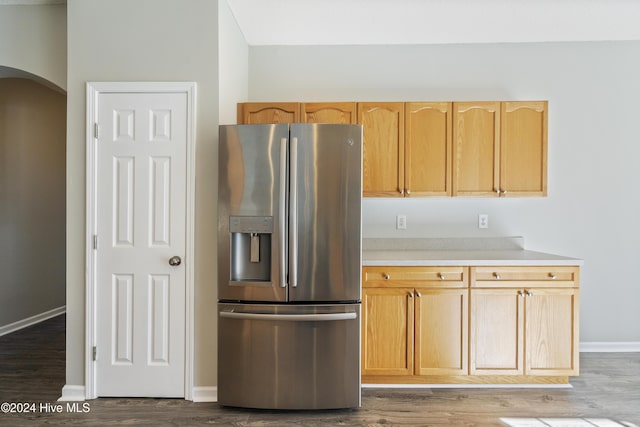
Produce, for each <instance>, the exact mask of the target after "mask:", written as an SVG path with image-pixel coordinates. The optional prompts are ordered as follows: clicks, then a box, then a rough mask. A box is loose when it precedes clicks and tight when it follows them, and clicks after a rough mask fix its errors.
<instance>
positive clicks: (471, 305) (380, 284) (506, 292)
mask: <svg viewBox="0 0 640 427" xmlns="http://www.w3.org/2000/svg"><path fill="white" fill-rule="evenodd" d="M362 305H363V308H362V382H363V383H365V384H378V383H398V384H400V383H451V384H456V383H560V384H562V383H567V382H568V377H569V376H572V375H578V372H579V367H578V356H579V353H578V344H579V336H578V330H579V329H578V325H579V267H577V266H576V267H566V266H556V267H524V266H523V267H364V268H363V298H362Z"/></svg>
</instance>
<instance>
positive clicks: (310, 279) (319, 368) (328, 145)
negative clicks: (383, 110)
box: [218, 124, 362, 409]
mask: <svg viewBox="0 0 640 427" xmlns="http://www.w3.org/2000/svg"><path fill="white" fill-rule="evenodd" d="M219 144H220V145H219V151H218V156H219V180H218V182H219V187H218V199H219V200H218V272H219V276H218V298H219V302H218V316H219V317H218V403H219V404H221V405H225V406H238V407H247V408H264V409H330V408H354V407H359V406H360V302H361V285H360V284H361V241H362V238H361V216H362V209H361V197H362V127H361V126H360V125H334V124H291V125H289V124H273V125H230V126H220V138H219Z"/></svg>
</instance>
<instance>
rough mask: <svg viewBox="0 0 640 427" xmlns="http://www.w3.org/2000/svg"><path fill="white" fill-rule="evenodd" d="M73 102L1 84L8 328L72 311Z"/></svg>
mask: <svg viewBox="0 0 640 427" xmlns="http://www.w3.org/2000/svg"><path fill="white" fill-rule="evenodd" d="M65 125H66V96H65V95H63V94H61V93H59V92H56V91H54V90H52V89H49V88H47V87H45V86H43V85H41V84H39V83H36V82H35V81H33V80H27V79H18V78H0V271H2V277H1V278H0V327H2V326H6V325H9V324H11V323H14V322H18V321H21V320H24V319H27V318H29V317H31V316H35V315H39V314H42V313H44V312H47V311H49V310H53V309H57V308H60V307H64V305H65V178H64V177H65V144H66V142H65V135H66V132H65Z"/></svg>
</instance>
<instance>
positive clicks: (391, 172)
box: [358, 102, 405, 197]
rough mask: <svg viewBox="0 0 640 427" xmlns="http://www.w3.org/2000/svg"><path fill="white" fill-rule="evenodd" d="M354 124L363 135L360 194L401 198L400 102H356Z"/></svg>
mask: <svg viewBox="0 0 640 427" xmlns="http://www.w3.org/2000/svg"><path fill="white" fill-rule="evenodd" d="M358 123H359V124H362V128H363V129H362V132H363V135H364V144H363V160H362V190H363V195H364V196H370V197H385V196H386V197H403V196H404V188H405V187H404V104H403V103H402V102H378V103H372V102H361V103H358Z"/></svg>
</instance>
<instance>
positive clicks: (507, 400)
mask: <svg viewBox="0 0 640 427" xmlns="http://www.w3.org/2000/svg"><path fill="white" fill-rule="evenodd" d="M64 341H65V340H64V316H59V317H57V318H54V319H51V320H48V321H46V322H43V323H41V324H39V325H37V326H34V327H31V328H27V329H24V330H22V331H19V332H16V333H14V334H10V335H7V336H4V337H0V401H2V402H5V401H9V402H19V401H26V402H50V403H51V404H59V403H58V402H56V399H57V398H58V397H59V396H60V391H61V389H62V386H63V385H64V369H65V355H64V346H65V344H64ZM571 384H572V385H573V388H571V389H556V388H527V389H523V388H519V389H513V388H492V389H486V388H480V389H468V388H454V389H442V388H434V389H364V390H363V394H362V395H363V397H362V408H360V409H358V410H339V411H293V412H291V411H258V410H246V409H236V408H222V407H219V406H218V405H217V404H216V403H193V402H188V401H185V400H182V399H122V398H110V399H96V400H91V401H87V402H86V403H87V404H88V406H87V408H88V410H89V412H86V413H72V412H68V411H67V406H66V405H67V404H66V403H61V404H62V405H64V410H63V413H61V414H57V413H55V414H54V413H43V412H39V411H38V412H36V413H29V414H0V426H5V425H7V426H16V427H18V426H33V425H43V426H44V425H67V426H87V425H100V426H114V425H118V426H121V425H124V426H195V425H218V426H243V427H276V426H277V427H281V426H301V427H315V426H328V425H330V426H467V427H470V426H504V425H505V424H504V423H502V422H501V421H500V418H502V417H532V418H541V417H560V418H564V417H573V418H586V417H598V418H609V419H612V420H616V421H619V422H620V421H624V422H631V423H634V424H636V425H638V426H640V353H583V354H581V375H580V376H579V377H576V378H572V379H571ZM76 405H80V406H78V407H77V409H78V410H82V409H83V407H82V406H81V405H82V403H80V404H76Z"/></svg>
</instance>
